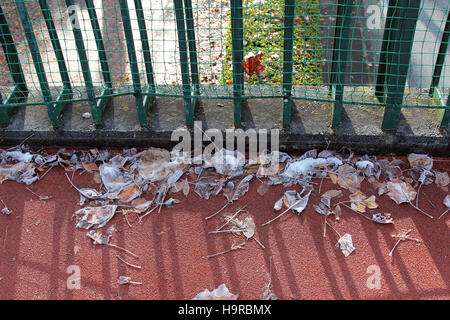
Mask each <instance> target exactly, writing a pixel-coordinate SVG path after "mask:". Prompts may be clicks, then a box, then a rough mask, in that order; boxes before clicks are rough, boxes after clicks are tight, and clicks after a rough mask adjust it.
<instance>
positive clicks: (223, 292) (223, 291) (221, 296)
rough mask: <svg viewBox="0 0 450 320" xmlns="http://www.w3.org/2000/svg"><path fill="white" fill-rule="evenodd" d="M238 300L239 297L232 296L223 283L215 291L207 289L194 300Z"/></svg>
mask: <svg viewBox="0 0 450 320" xmlns="http://www.w3.org/2000/svg"><path fill="white" fill-rule="evenodd" d="M237 298H238V295H237V294H232V293H231V292H230V291H229V290H228V288H227V286H226V285H225V284H224V283H222V284H221V285H220V286H218V287H217V288H216V289H214V290H213V291H209V290H208V289H205V290H204V291H203V292H200V293H199V294H197V295H196V296H195V298H193V299H192V300H237Z"/></svg>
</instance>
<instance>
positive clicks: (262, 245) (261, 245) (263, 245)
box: [252, 236, 266, 249]
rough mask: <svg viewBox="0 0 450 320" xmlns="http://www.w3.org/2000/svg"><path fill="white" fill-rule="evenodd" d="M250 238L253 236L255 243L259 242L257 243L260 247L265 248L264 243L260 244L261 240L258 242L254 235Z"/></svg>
mask: <svg viewBox="0 0 450 320" xmlns="http://www.w3.org/2000/svg"><path fill="white" fill-rule="evenodd" d="M252 238H253V240H255V241H256V243H257V244H259V245H260V246H261V248H263V249H265V248H266V247H264V245H263V244H262V243H261V242H259V240H258V239H256V238H255V236H253V237H252Z"/></svg>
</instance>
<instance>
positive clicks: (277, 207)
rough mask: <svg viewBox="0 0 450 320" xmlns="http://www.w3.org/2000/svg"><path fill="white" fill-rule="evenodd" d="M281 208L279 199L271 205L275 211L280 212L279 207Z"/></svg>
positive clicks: (281, 199)
mask: <svg viewBox="0 0 450 320" xmlns="http://www.w3.org/2000/svg"><path fill="white" fill-rule="evenodd" d="M282 206H283V198H280V199H279V200H278V201H277V202H275V204H274V205H273V208H274V209H275V210H277V211H279V210H281V207H282Z"/></svg>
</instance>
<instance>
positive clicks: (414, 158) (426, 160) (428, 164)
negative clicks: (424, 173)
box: [408, 153, 433, 170]
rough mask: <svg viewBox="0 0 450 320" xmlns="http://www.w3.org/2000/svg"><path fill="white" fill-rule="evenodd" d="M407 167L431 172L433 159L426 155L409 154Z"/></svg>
mask: <svg viewBox="0 0 450 320" xmlns="http://www.w3.org/2000/svg"><path fill="white" fill-rule="evenodd" d="M408 161H409V165H410V166H411V167H417V168H421V169H426V170H431V168H433V159H431V158H430V157H429V156H427V155H426V154H417V153H410V154H409V155H408Z"/></svg>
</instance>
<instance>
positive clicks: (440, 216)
mask: <svg viewBox="0 0 450 320" xmlns="http://www.w3.org/2000/svg"><path fill="white" fill-rule="evenodd" d="M448 210H450V208H447V210H445V211H444V212H443V213H442V214H441V215H440V216H439V218H438V219H440V218H442V217H443V216H444V214H446V213H447V212H448Z"/></svg>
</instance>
